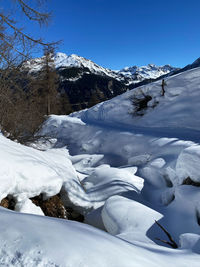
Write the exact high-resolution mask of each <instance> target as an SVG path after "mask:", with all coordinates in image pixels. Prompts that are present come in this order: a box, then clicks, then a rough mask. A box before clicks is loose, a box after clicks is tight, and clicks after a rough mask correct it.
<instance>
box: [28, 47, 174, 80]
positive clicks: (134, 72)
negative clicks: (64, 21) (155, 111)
mask: <svg viewBox="0 0 200 267" xmlns="http://www.w3.org/2000/svg"><path fill="white" fill-rule="evenodd" d="M54 62H55V67H56V68H57V69H58V68H61V69H65V68H80V69H84V70H85V72H87V71H88V72H89V73H93V74H97V75H101V76H108V77H111V78H114V79H116V80H118V81H120V82H123V83H125V84H126V85H130V84H132V83H138V82H141V81H143V80H145V79H155V78H158V77H160V76H162V75H165V74H168V73H170V72H172V71H174V70H176V69H177V68H174V67H171V66H170V65H165V66H156V65H153V64H149V65H147V66H143V67H137V66H133V67H130V68H129V67H126V68H124V69H122V70H120V71H114V70H110V69H107V68H103V67H101V66H99V65H97V64H96V63H94V62H93V61H91V60H88V59H86V58H83V57H81V56H78V55H75V54H72V55H69V56H68V55H66V54H65V53H61V52H59V53H56V55H55V58H54ZM40 63H41V58H35V59H32V60H30V61H27V62H25V63H24V65H23V67H24V68H25V69H29V70H30V71H31V72H36V71H39V70H40V68H41V67H40ZM80 77H81V76H80V75H78V76H77V77H74V78H73V80H77V79H80Z"/></svg>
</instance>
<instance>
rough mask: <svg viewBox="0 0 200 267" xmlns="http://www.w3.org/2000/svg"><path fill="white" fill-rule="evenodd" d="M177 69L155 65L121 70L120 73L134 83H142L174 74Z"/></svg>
mask: <svg viewBox="0 0 200 267" xmlns="http://www.w3.org/2000/svg"><path fill="white" fill-rule="evenodd" d="M176 70H177V68H174V67H172V66H170V65H164V66H156V65H154V64H149V65H147V66H142V67H137V66H133V67H126V68H124V69H122V70H120V71H119V72H118V73H120V74H122V75H123V76H126V77H127V78H129V79H130V81H131V80H133V83H137V82H141V81H143V80H145V79H156V78H159V77H160V76H162V75H166V74H168V73H172V72H174V71H176Z"/></svg>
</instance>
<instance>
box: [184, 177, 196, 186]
mask: <svg viewBox="0 0 200 267" xmlns="http://www.w3.org/2000/svg"><path fill="white" fill-rule="evenodd" d="M182 184H183V185H192V186H197V187H200V182H195V181H193V180H192V179H191V178H190V177H189V176H188V177H187V178H186V179H185V180H184V181H183V183H182Z"/></svg>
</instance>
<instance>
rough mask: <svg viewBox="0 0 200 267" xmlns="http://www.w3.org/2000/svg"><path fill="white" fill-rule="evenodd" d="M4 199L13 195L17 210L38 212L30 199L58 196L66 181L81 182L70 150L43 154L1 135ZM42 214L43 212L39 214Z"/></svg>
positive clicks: (0, 172)
mask: <svg viewBox="0 0 200 267" xmlns="http://www.w3.org/2000/svg"><path fill="white" fill-rule="evenodd" d="M0 163H1V168H0V182H1V189H0V199H1V200H2V199H3V198H4V197H6V196H8V195H10V196H12V197H14V198H15V199H16V201H17V202H20V203H18V205H17V209H18V210H22V211H25V212H31V210H32V211H33V213H35V212H36V213H38V212H37V211H38V209H37V211H36V207H34V205H33V204H30V201H29V200H27V199H28V198H31V197H34V196H38V195H40V194H43V196H44V197H46V198H48V197H51V196H54V195H56V194H58V193H59V192H60V190H61V188H62V185H63V183H64V182H65V181H68V180H71V179H75V180H76V179H77V173H76V171H75V169H74V167H73V166H72V163H71V161H70V159H69V154H68V151H67V150H66V149H65V148H63V149H59V150H58V149H51V150H47V151H39V150H36V149H33V148H30V147H25V146H22V145H20V144H18V143H15V142H13V141H10V140H8V139H6V138H5V137H3V136H2V135H0ZM39 213H40V212H39Z"/></svg>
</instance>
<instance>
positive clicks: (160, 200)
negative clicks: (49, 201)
mask: <svg viewBox="0 0 200 267" xmlns="http://www.w3.org/2000/svg"><path fill="white" fill-rule="evenodd" d="M199 77H200V68H196V69H193V70H189V71H186V72H184V73H181V74H178V75H176V76H173V77H168V78H167V79H166V80H165V86H164V89H165V90H164V91H165V92H164V95H163V91H162V87H161V82H160V81H157V82H155V83H151V84H149V85H148V86H143V87H141V88H138V89H135V90H132V91H129V92H126V93H125V94H123V95H120V96H118V97H115V98H113V99H112V100H109V101H106V102H103V103H100V104H98V105H96V106H94V107H93V108H90V109H86V110H82V111H80V112H77V113H73V114H71V115H70V116H55V115H52V116H50V117H49V119H48V120H47V121H46V122H45V124H44V125H43V128H42V130H41V132H40V134H44V135H48V136H51V137H52V138H54V141H55V142H54V143H53V148H51V147H50V148H49V147H46V151H38V150H35V149H33V148H30V147H24V146H22V145H19V144H16V143H15V142H12V141H9V140H7V139H6V138H5V137H3V136H0V164H1V169H0V182H1V191H0V197H1V198H3V197H5V196H7V195H9V196H14V197H15V199H16V201H17V204H18V206H19V207H20V209H19V211H21V212H27V213H37V214H39V215H42V213H41V211H40V210H38V209H36V208H37V207H36V206H35V205H34V204H33V203H32V202H31V201H30V199H29V198H30V197H32V196H34V195H37V194H40V193H43V194H44V195H46V197H48V196H52V195H54V194H57V193H58V192H60V194H61V196H62V200H63V203H64V205H66V206H70V205H71V206H72V207H73V208H74V209H77V211H79V212H81V213H82V214H83V215H84V217H85V221H84V222H85V223H84V224H81V223H78V222H72V221H67V220H59V219H52V218H48V217H44V216H36V215H30V214H20V213H16V212H11V211H8V210H5V209H3V208H1V209H0V216H1V225H0V235H1V244H0V265H1V266H17V267H18V266H25V267H26V266H27V267H29V266H30V267H33V266H40V267H46V266H54V267H55V266H59V267H74V266H84V267H94V266H97V267H130V266H138V267H141V266H142V267H160V266H163V267H165V266H166V267H168V266H176V267H188V266H194V267H198V266H199V260H200V208H199V199H200V191H199V185H200V175H199V173H200V167H199V162H200V118H199V116H198V114H199V108H200V104H199V99H200V78H199ZM133 103H134V105H133ZM66 145H67V148H68V151H69V153H68V152H67V151H66V148H65V146H66ZM39 146H40V143H36V144H35V147H39ZM44 148H45V146H44V144H43V149H44ZM15 209H16V207H15ZM13 222H14V223H13ZM157 222H158V223H157ZM86 224H90V225H86ZM159 225H161V226H162V227H164V228H165V229H166V230H167V231H168V232H169V233H170V235H171V237H172V240H173V242H172V240H169V239H168V238H167V236H166V234H165V232H164V231H163V228H162V227H160V226H159ZM97 228H99V229H101V230H99V229H97ZM105 230H106V232H105ZM162 240H167V242H168V243H166V242H163V241H162ZM176 246H177V248H176V249H173V248H172V247H176Z"/></svg>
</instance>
